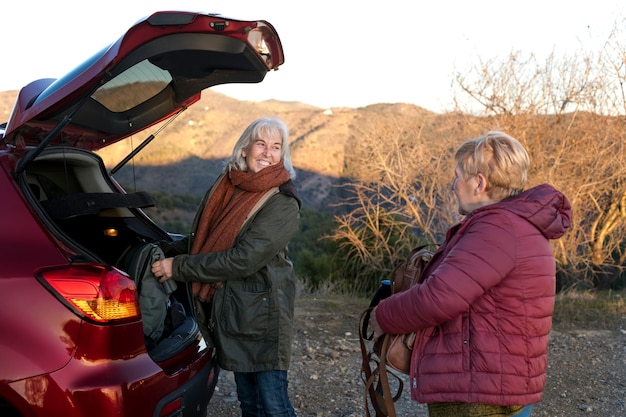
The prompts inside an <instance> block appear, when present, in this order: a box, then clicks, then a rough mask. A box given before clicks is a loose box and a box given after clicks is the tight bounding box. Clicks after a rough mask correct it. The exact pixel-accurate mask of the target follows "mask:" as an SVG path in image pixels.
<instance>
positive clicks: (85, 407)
mask: <svg viewBox="0 0 626 417" xmlns="http://www.w3.org/2000/svg"><path fill="white" fill-rule="evenodd" d="M115 362H117V363H115ZM129 370H132V372H129ZM218 374H219V368H218V367H217V365H216V364H215V361H214V360H211V350H210V349H207V350H205V351H204V352H201V353H200V355H199V359H198V360H197V361H195V362H194V363H193V364H190V365H189V366H187V367H185V368H184V369H180V370H178V371H177V372H175V373H173V374H170V375H168V374H166V373H165V372H163V370H161V368H159V367H158V365H157V364H156V363H154V362H153V361H152V359H151V358H150V357H149V356H148V355H147V354H145V355H139V356H137V357H135V358H132V359H128V360H124V361H114V362H113V361H102V362H100V363H88V362H86V361H80V360H76V359H73V360H72V361H70V362H69V363H68V364H67V366H65V367H63V368H62V369H60V370H58V371H56V372H54V373H51V374H47V375H39V376H36V377H32V378H27V379H24V380H20V381H15V382H12V383H11V384H9V385H10V388H11V389H10V390H11V391H13V394H15V395H11V396H10V397H12V398H7V400H8V401H9V402H10V403H12V404H11V405H12V406H13V407H15V408H17V409H18V411H19V412H20V413H21V414H22V415H28V416H36V417H44V416H45V417H50V416H63V417H111V416H117V417H158V416H177V417H178V416H181V417H199V416H202V417H204V416H205V415H206V406H207V404H208V402H209V400H210V399H211V396H212V394H213V391H214V388H215V384H216V383H217V379H218Z"/></svg>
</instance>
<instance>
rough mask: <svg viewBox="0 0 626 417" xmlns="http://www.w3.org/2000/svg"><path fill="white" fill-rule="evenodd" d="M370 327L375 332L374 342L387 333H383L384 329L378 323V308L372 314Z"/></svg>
mask: <svg viewBox="0 0 626 417" xmlns="http://www.w3.org/2000/svg"><path fill="white" fill-rule="evenodd" d="M369 325H370V327H371V328H372V330H373V331H374V341H376V340H378V338H379V337H381V336H382V335H384V334H385V332H383V329H381V328H380V326H379V324H378V322H377V321H376V307H374V309H373V310H372V312H371V313H370V322H369Z"/></svg>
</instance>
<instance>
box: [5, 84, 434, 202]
mask: <svg viewBox="0 0 626 417" xmlns="http://www.w3.org/2000/svg"><path fill="white" fill-rule="evenodd" d="M16 94H17V92H16V91H7V92H0V111H2V113H3V116H4V117H3V119H4V120H6V119H8V117H9V114H10V110H11V106H12V103H13V100H14V99H15V96H16ZM262 116H277V117H280V118H281V119H283V120H284V121H285V123H286V124H287V125H288V126H289V129H290V136H291V144H292V145H291V149H292V160H293V163H294V166H295V167H296V169H297V171H298V179H297V187H298V189H299V192H300V194H301V197H302V199H303V201H304V204H305V205H306V206H308V207H309V208H312V209H315V210H322V211H326V212H328V211H335V212H336V210H337V207H336V204H337V203H338V202H339V201H340V199H341V190H340V189H339V188H338V187H336V185H339V184H340V183H341V181H342V178H343V177H345V176H346V175H347V174H348V172H346V169H347V166H348V165H349V164H348V162H347V159H348V158H349V155H350V154H351V153H352V152H356V151H358V143H359V141H358V136H359V135H360V134H361V132H362V131H363V130H366V129H367V127H366V126H367V125H370V126H373V125H380V124H382V123H385V122H389V121H390V120H392V119H393V120H395V123H396V124H397V123H398V120H401V119H403V120H404V122H402V123H408V122H407V120H408V119H424V118H432V117H433V116H434V115H433V114H432V113H429V112H427V111H426V110H423V109H421V108H419V107H417V106H413V105H407V104H379V105H374V106H368V107H364V108H358V109H350V108H333V109H321V108H317V107H313V106H310V105H307V104H303V103H300V102H280V101H275V100H269V101H264V102H251V101H238V100H235V99H232V98H230V97H228V96H225V95H223V94H219V93H215V92H212V91H205V92H204V93H203V96H202V99H201V100H200V101H199V102H198V103H196V104H195V105H193V106H191V107H190V108H189V109H188V110H187V111H185V112H184V113H182V114H181V115H180V116H179V118H178V119H177V120H175V121H174V122H173V123H172V124H170V125H169V126H168V127H167V128H166V129H164V130H163V131H162V132H161V133H160V134H159V135H158V136H157V137H156V138H155V139H154V140H153V141H152V142H151V143H150V144H149V145H148V146H147V147H146V148H145V149H144V150H142V152H141V153H140V154H139V155H137V157H136V158H135V159H134V161H132V162H131V163H129V164H128V165H127V166H126V167H125V168H123V169H121V170H120V171H119V172H118V173H116V175H115V177H116V179H117V180H118V181H119V182H120V183H122V184H123V185H125V186H126V187H127V188H128V187H130V188H131V189H134V188H136V189H142V190H146V191H150V192H157V191H163V192H165V193H168V194H191V195H202V194H203V193H204V191H206V189H207V188H208V186H209V185H210V184H211V182H212V181H213V179H214V178H215V177H216V176H217V175H218V173H219V172H220V170H221V169H222V167H223V160H224V158H226V157H227V156H228V155H229V154H230V152H231V150H232V147H233V145H234V143H235V141H236V140H237V139H238V137H239V135H240V134H241V132H243V130H244V129H245V127H246V126H247V125H248V124H249V123H250V122H251V121H252V120H254V119H256V118H258V117H262ZM402 123H400V124H402ZM155 131H156V128H153V129H149V130H148V131H146V133H145V135H142V136H135V137H132V138H129V139H127V140H124V141H122V142H120V143H118V144H115V145H113V146H110V147H108V148H107V149H104V150H102V151H100V154H101V155H102V157H103V159H104V160H105V163H106V164H107V166H108V167H113V166H115V165H116V164H117V163H118V162H119V161H120V160H122V158H123V157H124V156H125V155H126V154H128V153H129V152H130V151H131V150H132V149H133V148H134V147H137V146H138V145H139V144H140V143H141V142H142V141H143V140H144V139H145V138H146V137H148V136H149V135H150V134H151V133H154V132H155ZM351 144H355V146H351Z"/></svg>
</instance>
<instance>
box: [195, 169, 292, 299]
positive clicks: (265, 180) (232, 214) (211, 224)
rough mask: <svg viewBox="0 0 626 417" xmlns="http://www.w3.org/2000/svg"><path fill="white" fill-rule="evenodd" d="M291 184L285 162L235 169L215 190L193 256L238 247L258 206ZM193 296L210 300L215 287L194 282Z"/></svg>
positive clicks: (203, 213)
mask: <svg viewBox="0 0 626 417" xmlns="http://www.w3.org/2000/svg"><path fill="white" fill-rule="evenodd" d="M287 181H289V173H288V172H287V170H286V169H285V167H284V166H283V163H282V161H281V162H280V163H278V164H275V165H271V166H269V167H267V168H264V169H262V170H261V171H259V172H257V173H251V172H246V171H239V170H231V171H230V172H229V173H228V174H227V175H224V176H223V177H222V178H221V180H220V181H219V183H218V184H217V185H216V186H215V187H214V190H213V193H212V194H211V196H210V197H209V200H208V201H207V203H206V205H205V206H204V209H203V211H202V214H201V216H200V220H199V222H198V227H197V229H196V238H195V240H194V241H193V244H192V246H191V254H192V255H195V254H198V253H209V252H221V251H224V250H226V249H230V248H232V247H233V245H234V244H235V238H236V236H237V234H238V233H239V230H240V229H241V227H242V226H243V223H244V221H245V220H246V217H247V216H248V214H249V213H250V210H252V208H253V207H254V206H255V205H256V203H257V202H258V201H259V200H260V199H261V198H262V197H263V195H265V193H266V192H267V191H268V190H270V189H271V188H273V187H277V186H279V185H281V184H284V183H285V182H287ZM192 290H193V294H194V295H196V296H197V297H198V298H199V299H200V300H201V301H209V300H210V299H211V297H212V296H213V293H214V292H215V286H214V284H208V283H204V284H203V283H200V282H194V283H193V284H192Z"/></svg>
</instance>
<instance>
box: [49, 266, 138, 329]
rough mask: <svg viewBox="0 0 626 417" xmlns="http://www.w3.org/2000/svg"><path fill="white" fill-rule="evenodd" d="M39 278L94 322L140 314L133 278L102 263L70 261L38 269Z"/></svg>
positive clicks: (128, 319) (132, 316) (67, 303)
mask: <svg viewBox="0 0 626 417" xmlns="http://www.w3.org/2000/svg"><path fill="white" fill-rule="evenodd" d="M39 278H40V281H42V282H43V283H44V285H46V287H47V288H48V289H49V290H50V291H51V292H52V293H53V294H54V295H55V296H57V298H59V299H60V300H61V301H62V302H63V303H64V304H66V305H68V306H69V307H70V308H71V309H72V310H74V311H75V312H76V313H77V314H78V315H80V316H83V317H85V318H88V319H90V320H92V321H95V322H97V323H112V322H116V323H119V322H126V321H132V320H137V319H139V318H141V312H140V311H141V310H140V308H139V298H138V296H137V288H136V287H135V284H134V282H133V281H132V280H131V279H130V278H128V277H127V276H125V275H124V274H122V273H121V272H120V271H118V270H116V269H113V268H110V267H105V266H102V265H92V264H85V265H72V266H70V267H65V268H60V269H51V270H46V271H41V272H40V273H39Z"/></svg>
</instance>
